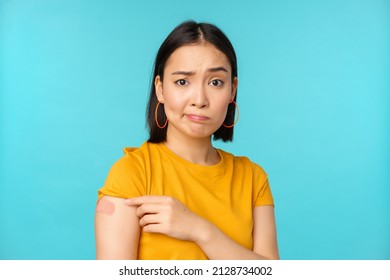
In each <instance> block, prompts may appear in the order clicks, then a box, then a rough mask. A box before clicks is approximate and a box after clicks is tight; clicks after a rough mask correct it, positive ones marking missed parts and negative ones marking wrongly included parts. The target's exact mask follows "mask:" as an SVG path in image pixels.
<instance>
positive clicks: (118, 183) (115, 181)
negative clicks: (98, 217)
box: [98, 156, 145, 199]
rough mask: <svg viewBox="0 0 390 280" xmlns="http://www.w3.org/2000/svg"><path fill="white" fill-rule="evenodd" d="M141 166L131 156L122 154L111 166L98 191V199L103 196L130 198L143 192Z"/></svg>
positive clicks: (143, 184) (143, 183)
mask: <svg viewBox="0 0 390 280" xmlns="http://www.w3.org/2000/svg"><path fill="white" fill-rule="evenodd" d="M144 178H145V176H144V172H143V168H142V166H140V164H139V163H138V162H137V160H135V159H134V158H132V157H129V156H124V157H123V158H121V159H119V160H118V161H117V162H116V163H114V164H113V166H112V167H111V169H110V171H109V173H108V176H107V178H106V181H105V183H104V185H103V187H102V188H100V189H99V191H98V199H100V198H102V197H103V196H105V195H107V196H114V197H121V198H130V197H136V196H141V195H144V194H145V182H144Z"/></svg>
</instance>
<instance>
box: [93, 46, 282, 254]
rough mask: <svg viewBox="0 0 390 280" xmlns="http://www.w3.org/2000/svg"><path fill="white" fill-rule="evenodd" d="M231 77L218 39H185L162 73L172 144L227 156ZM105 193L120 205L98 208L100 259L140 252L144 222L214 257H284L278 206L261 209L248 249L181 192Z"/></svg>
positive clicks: (209, 159)
mask: <svg viewBox="0 0 390 280" xmlns="http://www.w3.org/2000/svg"><path fill="white" fill-rule="evenodd" d="M231 76H232V75H231V66H230V63H229V61H228V59H227V57H226V56H225V54H223V53H222V52H221V51H219V50H218V49H216V48H215V47H214V46H213V45H211V44H208V43H199V44H194V45H187V46H182V47H180V48H178V49H177V50H175V52H173V53H172V55H171V56H170V57H169V59H168V61H167V63H166V65H165V69H164V79H163V80H162V79H161V78H160V77H159V76H157V77H156V78H155V87H156V94H157V98H158V100H159V101H160V102H161V103H164V108H165V113H166V116H167V118H168V120H169V125H168V129H167V140H166V142H165V145H166V146H167V147H168V148H169V149H170V150H171V151H173V152H174V153H176V154H177V155H179V156H180V157H182V158H184V159H186V160H188V161H190V162H192V163H196V164H200V165H214V164H217V163H218V162H219V161H220V160H221V159H220V157H219V154H218V152H217V151H216V149H215V148H214V147H213V146H212V142H211V135H212V134H213V133H214V132H215V131H216V130H217V129H218V128H219V127H220V126H221V125H222V123H223V121H224V119H225V117H226V113H227V107H228V104H229V102H230V101H231V100H232V99H234V96H235V93H236V89H237V84H238V80H237V78H234V79H232V78H231ZM102 199H105V200H107V201H108V202H110V203H112V204H113V206H114V207H113V208H114V209H115V211H114V213H111V214H110V215H108V213H104V212H97V213H96V215H95V232H96V240H97V241H96V251H97V259H136V258H137V250H138V239H139V235H140V230H141V228H142V230H143V231H144V232H153V233H161V234H165V235H168V236H170V237H173V238H176V239H180V240H188V241H192V242H195V243H196V244H197V245H198V246H199V247H200V248H201V249H202V250H203V252H204V253H205V254H206V255H207V257H208V258H209V259H279V253H278V246H277V238H276V226H275V216H274V208H273V206H258V207H255V208H254V210H253V219H254V229H253V240H254V246H253V250H248V249H247V248H245V247H242V246H241V245H239V244H238V243H236V242H235V241H234V240H232V239H230V238H229V237H228V236H226V235H225V234H224V233H223V232H222V231H221V230H220V229H219V228H217V227H216V226H215V225H214V224H212V223H211V222H209V221H207V220H205V219H204V218H202V217H200V216H198V215H196V214H195V213H193V212H191V211H190V210H189V209H188V208H187V207H186V206H185V205H183V204H182V203H181V202H180V201H179V200H177V199H175V198H172V197H169V196H141V197H135V198H131V199H126V200H125V199H121V198H113V197H107V196H106V197H103V198H102ZM123 220H126V221H127V222H126V223H123Z"/></svg>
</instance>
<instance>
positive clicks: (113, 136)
mask: <svg viewBox="0 0 390 280" xmlns="http://www.w3.org/2000/svg"><path fill="white" fill-rule="evenodd" d="M186 19H195V20H198V21H209V22H212V23H215V24H217V25H218V26H219V27H221V29H222V30H224V31H225V32H226V33H227V35H228V36H229V38H230V39H231V41H232V42H233V45H234V46H235V48H236V51H237V54H238V58H239V81H240V84H239V89H238V104H239V106H240V112H241V117H240V120H239V123H238V124H237V125H236V128H235V140H234V142H233V143H231V144H223V143H218V142H216V143H215V144H216V146H217V147H220V148H223V149H226V150H228V151H230V152H233V153H235V154H237V155H246V156H249V157H250V158H251V159H252V160H253V161H255V162H257V163H259V164H260V165H262V166H263V168H264V169H265V170H266V171H267V173H268V174H269V178H270V183H271V186H272V190H273V194H274V197H275V202H276V208H275V211H276V216H277V228H278V239H279V249H280V255H281V258H282V259H390V238H389V237H390V217H389V216H390V172H389V171H390V145H389V143H390V79H389V77H390V2H389V1H385V0H383V1H380V0H360V1H359V0H357V1H352V0H350V1H348V0H327V1H309V0H307V1H304V0H296V1H287V0H286V1H282V0H276V1H226V0H222V1H209V0H197V1H182V0H180V1H125V0H122V1H120V0H117V1H96V0H93V1H92V0H87V1H78V0H58V1H51V0H46V1H45V0H30V1H28V0H20V1H16V0H15V1H12V0H9V1H1V2H0V28H1V29H0V71H1V72H0V125H1V126H0V155H1V157H0V160H1V161H0V259H94V257H95V251H94V250H95V249H94V231H93V217H94V208H95V203H96V198H97V190H98V188H100V187H101V186H102V184H103V182H104V180H105V177H106V175H107V172H108V170H109V168H110V166H111V165H112V164H113V162H114V161H116V160H117V159H118V158H119V157H121V156H122V148H123V147H125V146H139V145H140V144H141V143H142V142H143V141H144V140H145V139H146V137H147V134H146V129H145V117H144V116H145V107H146V100H147V95H148V89H149V84H150V75H151V71H152V65H153V59H154V56H155V54H156V52H157V49H158V47H159V45H160V44H161V42H162V41H163V39H164V38H165V37H166V36H167V35H168V33H169V32H170V31H171V30H172V28H174V27H175V26H176V25H177V24H179V23H180V22H182V21H183V20H186Z"/></svg>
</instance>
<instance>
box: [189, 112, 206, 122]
mask: <svg viewBox="0 0 390 280" xmlns="http://www.w3.org/2000/svg"><path fill="white" fill-rule="evenodd" d="M186 116H187V118H188V119H190V120H192V121H198V122H201V121H207V120H208V119H209V118H208V117H206V116H202V115H195V114H187V115H186Z"/></svg>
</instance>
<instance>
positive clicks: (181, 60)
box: [165, 43, 231, 71]
mask: <svg viewBox="0 0 390 280" xmlns="http://www.w3.org/2000/svg"><path fill="white" fill-rule="evenodd" d="M219 66H223V67H225V68H226V69H228V70H229V71H231V65H230V63H229V60H228V58H227V57H226V55H225V54H224V53H223V52H221V51H220V50H219V49H217V48H216V47H215V46H214V45H212V44H209V43H198V44H193V45H185V46H182V47H180V48H177V49H176V50H175V51H174V52H173V53H172V54H171V55H170V57H169V58H168V60H167V63H166V65H165V68H183V69H180V70H196V69H192V68H201V67H205V68H209V67H219Z"/></svg>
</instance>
